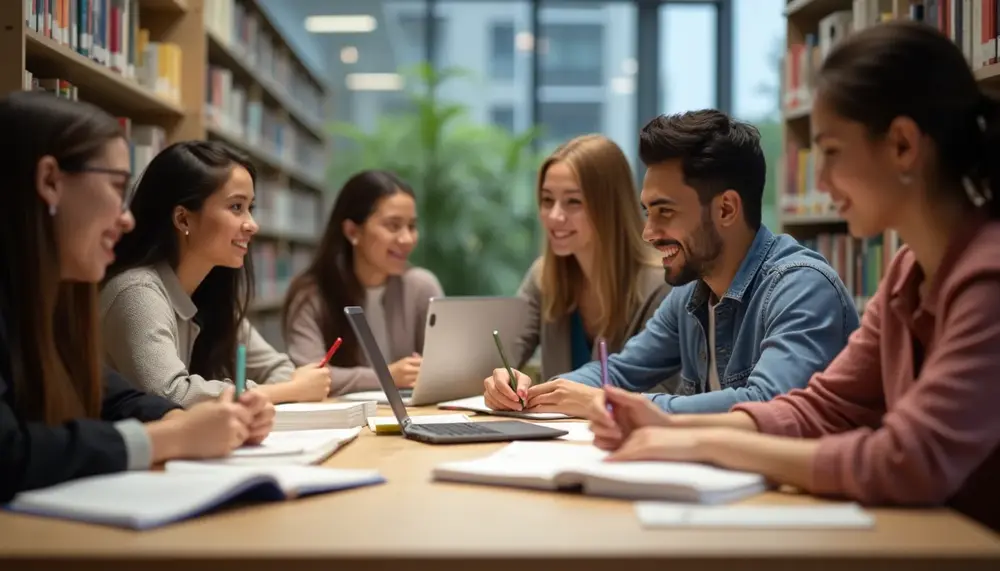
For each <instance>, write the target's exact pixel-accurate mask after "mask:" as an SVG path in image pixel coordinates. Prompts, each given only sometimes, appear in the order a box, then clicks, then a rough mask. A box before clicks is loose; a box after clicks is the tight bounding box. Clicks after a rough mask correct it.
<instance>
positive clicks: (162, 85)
mask: <svg viewBox="0 0 1000 571" xmlns="http://www.w3.org/2000/svg"><path fill="white" fill-rule="evenodd" d="M9 1H16V0H9ZM23 1H24V14H25V26H27V27H28V28H29V29H31V30H33V31H35V32H37V33H38V34H40V35H42V36H44V37H47V38H51V39H52V40H54V41H55V42H57V43H59V44H61V45H64V46H66V47H67V48H68V49H70V50H73V51H75V52H77V53H78V54H80V55H82V56H84V57H86V58H88V59H90V60H92V61H94V62H96V63H98V64H100V65H103V66H106V67H108V68H109V69H110V70H112V71H114V72H116V73H118V74H120V75H122V76H123V77H126V78H129V79H133V80H135V81H136V82H137V83H139V84H140V85H142V86H143V87H145V88H147V89H149V90H151V91H153V92H155V93H157V94H159V95H161V96H162V97H164V98H165V99H168V100H170V101H178V100H179V99H180V84H181V48H180V46H178V45H177V44H173V43H167V42H154V41H151V40H150V39H149V30H148V29H146V28H142V27H140V23H139V8H140V5H141V2H140V0H23Z"/></svg>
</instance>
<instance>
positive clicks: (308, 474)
mask: <svg viewBox="0 0 1000 571" xmlns="http://www.w3.org/2000/svg"><path fill="white" fill-rule="evenodd" d="M383 482H385V479H384V478H383V477H382V476H381V475H380V474H379V473H378V472H377V471H374V470H336V469H332V468H321V467H317V466H295V465H280V464H269V465H262V466H252V467H245V466H219V465H211V464H204V463H200V462H185V461H175V462H167V463H166V466H165V468H164V471H162V472H121V473H117V474H108V475H101V476H91V477H87V478H81V479H78V480H72V481H69V482H64V483H62V484H57V485H55V486H51V487H48V488H42V489H39V490H32V491H28V492H22V493H20V494H18V495H17V496H15V497H14V499H13V501H11V502H10V503H9V504H8V505H7V506H6V509H7V510H9V511H13V512H18V513H24V514H31V515H38V516H44V517H53V518H61V519H68V520H75V521H81V522H86V523H93V524H102V525H108V526H114V527H121V528H127V529H134V530H145V529H151V528H156V527H161V526H164V525H167V524H170V523H174V522H178V521H181V520H186V519H190V518H193V517H198V516H201V515H205V514H208V513H209V512H212V511H214V510H216V509H218V508H221V507H224V506H236V505H239V504H243V503H246V502H273V501H284V500H292V499H295V498H299V497H302V496H308V495H314V494H323V493H331V492H336V491H340V490H347V489H351V488H357V487H361V486H370V485H375V484H380V483H383Z"/></svg>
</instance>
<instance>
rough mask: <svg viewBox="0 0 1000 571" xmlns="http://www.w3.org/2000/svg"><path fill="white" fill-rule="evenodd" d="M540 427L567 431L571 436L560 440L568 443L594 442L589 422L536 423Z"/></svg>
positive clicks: (561, 437) (562, 437)
mask: <svg viewBox="0 0 1000 571" xmlns="http://www.w3.org/2000/svg"><path fill="white" fill-rule="evenodd" d="M532 424H537V425H538V426H547V427H549V428H555V429H556V430H565V431H566V432H568V433H569V434H567V435H565V436H560V437H559V438H558V440H566V441H568V442H593V441H594V433H593V432H591V431H590V423H589V422H534V423H532Z"/></svg>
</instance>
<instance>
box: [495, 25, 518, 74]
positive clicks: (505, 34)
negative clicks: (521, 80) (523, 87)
mask: <svg viewBox="0 0 1000 571" xmlns="http://www.w3.org/2000/svg"><path fill="white" fill-rule="evenodd" d="M514 34H515V32H514V23H513V22H502V23H497V24H493V25H492V26H491V28H490V54H489V57H490V61H489V69H490V77H491V78H493V79H500V80H512V79H514V56H515V48H514Z"/></svg>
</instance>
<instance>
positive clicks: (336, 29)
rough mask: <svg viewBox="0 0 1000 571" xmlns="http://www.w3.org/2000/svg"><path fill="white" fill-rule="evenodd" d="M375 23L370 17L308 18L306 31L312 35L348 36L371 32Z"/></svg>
mask: <svg viewBox="0 0 1000 571" xmlns="http://www.w3.org/2000/svg"><path fill="white" fill-rule="evenodd" d="M376 27H377V22H376V21H375V18H374V17H372V16H368V15H364V14H359V15H355V16H309V17H307V18H306V31H307V32H312V33H314V34H350V33H365V32H372V31H374V30H375V28H376Z"/></svg>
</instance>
